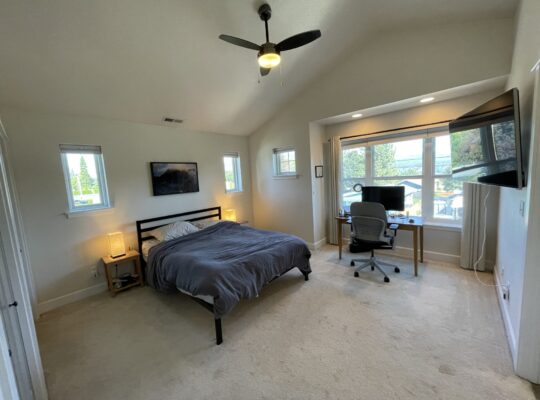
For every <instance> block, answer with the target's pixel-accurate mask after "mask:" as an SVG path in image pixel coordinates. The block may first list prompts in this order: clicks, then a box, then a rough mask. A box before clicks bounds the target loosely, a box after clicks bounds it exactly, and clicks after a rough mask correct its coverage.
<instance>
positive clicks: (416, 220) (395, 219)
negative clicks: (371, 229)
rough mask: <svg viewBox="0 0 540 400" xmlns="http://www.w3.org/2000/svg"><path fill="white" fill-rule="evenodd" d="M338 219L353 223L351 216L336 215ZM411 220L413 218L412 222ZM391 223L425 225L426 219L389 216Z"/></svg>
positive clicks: (345, 222)
mask: <svg viewBox="0 0 540 400" xmlns="http://www.w3.org/2000/svg"><path fill="white" fill-rule="evenodd" d="M336 220H338V221H341V222H342V223H344V224H350V223H351V217H350V216H349V217H341V216H338V217H336ZM409 220H413V222H410V221H409ZM388 223H389V224H398V225H411V226H424V219H423V218H422V217H408V218H407V217H388Z"/></svg>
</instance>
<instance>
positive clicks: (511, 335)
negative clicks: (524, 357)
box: [493, 265, 517, 369]
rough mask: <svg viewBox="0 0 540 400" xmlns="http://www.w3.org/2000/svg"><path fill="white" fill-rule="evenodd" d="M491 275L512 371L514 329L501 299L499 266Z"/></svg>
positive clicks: (514, 340) (515, 349)
mask: <svg viewBox="0 0 540 400" xmlns="http://www.w3.org/2000/svg"><path fill="white" fill-rule="evenodd" d="M493 275H494V276H495V284H496V285H497V286H496V287H495V292H496V293H497V300H498V301H499V309H500V310H501V316H502V319H503V322H504V328H505V330H506V337H507V338H508V347H509V348H510V353H511V355H512V362H513V365H514V369H516V366H517V365H516V364H517V342H516V335H515V333H514V332H515V331H514V327H513V326H512V320H511V319H510V312H509V310H508V307H507V303H506V300H504V298H503V292H502V286H503V283H502V280H501V277H500V275H499V266H498V265H495V268H494V269H493Z"/></svg>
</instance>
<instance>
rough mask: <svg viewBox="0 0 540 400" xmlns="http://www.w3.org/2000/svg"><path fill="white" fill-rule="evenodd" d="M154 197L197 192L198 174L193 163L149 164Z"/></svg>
mask: <svg viewBox="0 0 540 400" xmlns="http://www.w3.org/2000/svg"><path fill="white" fill-rule="evenodd" d="M150 172H151V174H152V188H153V191H154V196H163V195H167V194H178V193H192V192H198V191H199V174H198V171H197V163H194V162H151V163H150Z"/></svg>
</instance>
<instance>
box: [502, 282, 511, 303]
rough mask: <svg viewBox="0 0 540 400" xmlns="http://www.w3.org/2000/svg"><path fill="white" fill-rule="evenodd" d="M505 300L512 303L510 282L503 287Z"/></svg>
mask: <svg viewBox="0 0 540 400" xmlns="http://www.w3.org/2000/svg"><path fill="white" fill-rule="evenodd" d="M502 295H503V299H505V300H506V301H510V282H507V283H506V285H504V286H503V287H502Z"/></svg>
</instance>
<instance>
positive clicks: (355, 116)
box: [351, 114, 362, 118]
mask: <svg viewBox="0 0 540 400" xmlns="http://www.w3.org/2000/svg"><path fill="white" fill-rule="evenodd" d="M361 116H362V114H353V115H351V117H353V118H360V117H361Z"/></svg>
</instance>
